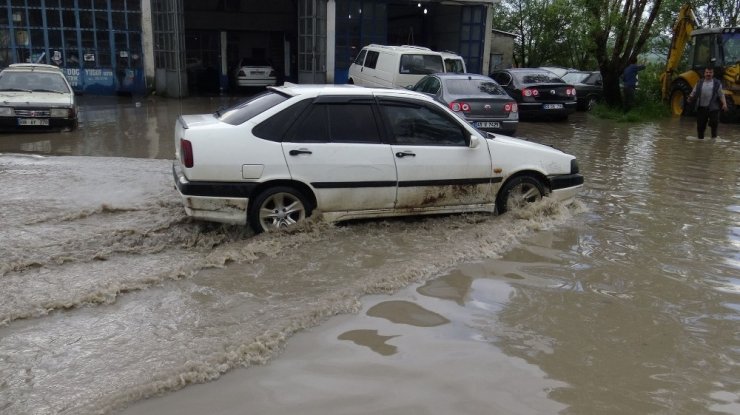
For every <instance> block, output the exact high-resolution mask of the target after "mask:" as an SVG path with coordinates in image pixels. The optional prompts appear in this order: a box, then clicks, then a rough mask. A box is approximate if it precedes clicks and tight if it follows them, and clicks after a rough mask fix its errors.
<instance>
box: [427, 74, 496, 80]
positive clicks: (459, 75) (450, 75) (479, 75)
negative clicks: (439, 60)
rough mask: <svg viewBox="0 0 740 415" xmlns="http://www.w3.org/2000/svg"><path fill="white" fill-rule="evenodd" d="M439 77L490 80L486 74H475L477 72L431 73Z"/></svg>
mask: <svg viewBox="0 0 740 415" xmlns="http://www.w3.org/2000/svg"><path fill="white" fill-rule="evenodd" d="M433 75H434V76H437V77H439V78H441V79H484V80H487V81H491V80H492V79H491V78H490V77H488V76H485V75H481V74H477V73H455V72H440V73H435V74H433Z"/></svg>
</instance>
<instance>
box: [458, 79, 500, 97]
mask: <svg viewBox="0 0 740 415" xmlns="http://www.w3.org/2000/svg"><path fill="white" fill-rule="evenodd" d="M446 86H447V91H448V92H449V93H450V94H452V95H465V96H468V97H475V96H489V95H506V92H504V90H503V89H502V88H501V87H500V86H499V84H497V83H496V82H494V81H493V80H485V79H448V80H447V82H446Z"/></svg>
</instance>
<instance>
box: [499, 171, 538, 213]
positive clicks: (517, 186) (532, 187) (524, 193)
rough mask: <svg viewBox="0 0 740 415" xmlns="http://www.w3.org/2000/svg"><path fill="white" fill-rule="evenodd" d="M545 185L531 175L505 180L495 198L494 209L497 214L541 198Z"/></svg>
mask: <svg viewBox="0 0 740 415" xmlns="http://www.w3.org/2000/svg"><path fill="white" fill-rule="evenodd" d="M544 195H545V186H544V185H543V184H542V182H541V181H540V180H539V179H537V178H535V177H533V176H517V177H514V178H512V179H511V180H509V181H507V182H506V183H505V184H504V186H503V187H502V188H501V190H500V191H499V193H498V197H497V198H496V209H497V210H498V213H499V214H502V213H504V212H507V211H509V210H512V209H519V208H521V207H522V206H525V205H527V204H529V203H534V202H537V201H539V200H540V199H542V197H543V196H544Z"/></svg>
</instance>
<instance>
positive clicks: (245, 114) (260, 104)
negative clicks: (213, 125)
mask: <svg viewBox="0 0 740 415" xmlns="http://www.w3.org/2000/svg"><path fill="white" fill-rule="evenodd" d="M288 98H289V97H288V96H286V95H283V94H279V93H277V92H275V91H267V92H265V93H262V94H259V95H256V96H254V97H251V98H249V99H247V100H246V101H242V102H240V103H238V104H236V105H233V106H231V107H228V108H225V109H222V110H218V111H216V113H215V114H214V115H215V116H216V118H218V119H219V120H221V121H223V122H225V123H229V124H231V125H239V124H241V123H243V122H245V121H247V120H249V119H251V118H252V117H254V116H255V115H257V114H261V113H262V112H264V111H266V110H268V109H270V108H272V107H274V106H276V105H278V104H280V103H281V102H283V101H286V100H287V99H288Z"/></svg>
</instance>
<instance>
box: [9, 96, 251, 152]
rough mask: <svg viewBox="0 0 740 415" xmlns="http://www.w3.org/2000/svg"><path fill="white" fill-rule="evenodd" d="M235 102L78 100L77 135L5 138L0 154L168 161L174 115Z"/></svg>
mask: <svg viewBox="0 0 740 415" xmlns="http://www.w3.org/2000/svg"><path fill="white" fill-rule="evenodd" d="M241 99H244V97H194V98H187V99H183V100H174V99H166V98H159V97H156V96H150V97H110V96H81V97H78V103H79V106H80V112H79V120H80V126H79V128H78V129H77V130H75V131H65V132H33V133H5V134H3V135H0V152H10V153H37V154H46V155H82V156H104V157H105V156H108V157H135V158H160V159H171V158H173V157H174V154H175V153H174V152H175V149H174V138H173V134H174V124H175V120H176V119H177V117H178V116H179V115H181V114H194V113H209V112H213V111H215V110H216V109H218V108H220V107H223V106H226V105H230V104H231V103H233V102H234V101H237V100H241Z"/></svg>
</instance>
